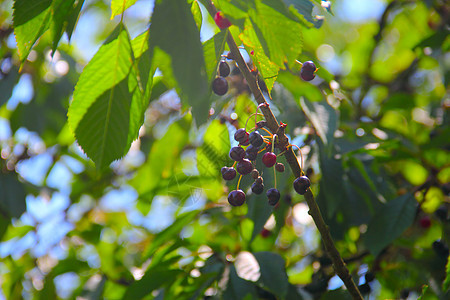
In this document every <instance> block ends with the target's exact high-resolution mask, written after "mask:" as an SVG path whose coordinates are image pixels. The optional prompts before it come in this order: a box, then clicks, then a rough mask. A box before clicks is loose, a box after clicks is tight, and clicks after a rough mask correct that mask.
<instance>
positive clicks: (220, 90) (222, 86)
mask: <svg viewBox="0 0 450 300" xmlns="http://www.w3.org/2000/svg"><path fill="white" fill-rule="evenodd" d="M212 90H213V92H214V94H216V95H219V96H223V95H225V94H226V93H227V92H228V81H227V80H226V79H225V78H223V77H216V78H215V79H214V80H213V83H212Z"/></svg>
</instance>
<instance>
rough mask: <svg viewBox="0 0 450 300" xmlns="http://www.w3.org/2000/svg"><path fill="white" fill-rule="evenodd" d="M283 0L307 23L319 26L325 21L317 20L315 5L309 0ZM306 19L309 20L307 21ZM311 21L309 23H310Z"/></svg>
mask: <svg viewBox="0 0 450 300" xmlns="http://www.w3.org/2000/svg"><path fill="white" fill-rule="evenodd" d="M283 2H284V3H285V4H286V5H287V6H289V10H290V11H292V12H294V13H295V14H296V15H297V17H298V18H299V19H300V20H301V21H302V22H303V23H304V24H305V25H309V24H312V25H314V26H315V27H316V28H319V27H320V26H321V25H322V23H323V21H322V20H316V19H314V18H313V16H312V13H313V8H314V5H313V4H312V3H311V1H309V0H283ZM305 20H306V21H307V22H305ZM308 23H309V24H308Z"/></svg>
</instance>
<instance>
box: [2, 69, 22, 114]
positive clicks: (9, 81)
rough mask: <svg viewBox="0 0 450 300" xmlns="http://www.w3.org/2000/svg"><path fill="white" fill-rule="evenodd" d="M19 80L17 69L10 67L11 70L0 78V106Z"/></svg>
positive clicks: (6, 99) (9, 96) (9, 95)
mask: <svg viewBox="0 0 450 300" xmlns="http://www.w3.org/2000/svg"><path fill="white" fill-rule="evenodd" d="M18 81H19V70H18V69H17V67H12V68H11V70H9V72H8V73H7V74H5V75H3V77H2V78H1V79H0V91H2V92H1V93H0V107H1V106H2V105H3V104H5V103H6V101H8V99H9V98H11V95H12V92H13V89H14V87H15V86H16V83H17V82H18Z"/></svg>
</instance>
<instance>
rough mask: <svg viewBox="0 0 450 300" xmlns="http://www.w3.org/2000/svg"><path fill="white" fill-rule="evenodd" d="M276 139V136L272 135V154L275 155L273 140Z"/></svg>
mask: <svg viewBox="0 0 450 300" xmlns="http://www.w3.org/2000/svg"><path fill="white" fill-rule="evenodd" d="M276 138H277V135H276V134H274V135H273V137H272V153H275V139H276Z"/></svg>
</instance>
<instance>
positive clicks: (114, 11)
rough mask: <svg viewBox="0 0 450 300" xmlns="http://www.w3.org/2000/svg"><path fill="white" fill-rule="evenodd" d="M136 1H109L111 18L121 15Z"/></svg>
mask: <svg viewBox="0 0 450 300" xmlns="http://www.w3.org/2000/svg"><path fill="white" fill-rule="evenodd" d="M134 3H136V0H112V1H111V19H114V17H115V16H117V15H121V14H123V13H124V12H125V10H127V8H129V7H130V6H132V5H133V4H134Z"/></svg>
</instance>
